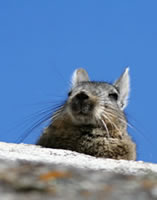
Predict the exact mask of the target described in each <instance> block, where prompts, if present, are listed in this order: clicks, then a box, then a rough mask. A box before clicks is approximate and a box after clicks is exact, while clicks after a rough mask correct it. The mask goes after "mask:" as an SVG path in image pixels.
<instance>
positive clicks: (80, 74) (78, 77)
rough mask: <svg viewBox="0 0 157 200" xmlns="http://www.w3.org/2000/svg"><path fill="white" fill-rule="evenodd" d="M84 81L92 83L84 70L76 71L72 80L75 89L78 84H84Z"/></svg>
mask: <svg viewBox="0 0 157 200" xmlns="http://www.w3.org/2000/svg"><path fill="white" fill-rule="evenodd" d="M84 81H90V80H89V77H88V73H87V72H86V70H85V69H83V68H80V69H76V70H75V71H74V72H73V75H72V79H71V82H72V87H75V86H76V85H77V84H78V83H80V82H84Z"/></svg>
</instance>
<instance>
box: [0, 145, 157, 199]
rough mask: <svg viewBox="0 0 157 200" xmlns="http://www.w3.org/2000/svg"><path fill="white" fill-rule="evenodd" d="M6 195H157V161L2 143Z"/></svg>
mask: <svg viewBox="0 0 157 200" xmlns="http://www.w3.org/2000/svg"><path fill="white" fill-rule="evenodd" d="M0 199H2V200H28V199H30V200H43V199H44V200H50V199H56V200H61V199H67V200H74V199H76V200H78V199H83V200H84V199H91V200H97V199H99V200H101V199H105V200H121V199H125V200H133V199H136V200H146V199H148V200H155V199H157V165H156V164H150V163H143V162H135V161H124V160H119V161H116V160H111V159H100V158H95V157H91V156H87V155H83V154H79V153H76V152H71V151H64V150H55V149H44V148H40V147H38V146H34V145H25V144H19V145H17V144H8V143H0Z"/></svg>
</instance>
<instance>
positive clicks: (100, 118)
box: [64, 68, 130, 127]
mask: <svg viewBox="0 0 157 200" xmlns="http://www.w3.org/2000/svg"><path fill="white" fill-rule="evenodd" d="M129 82H130V81H129V68H126V70H125V71H124V73H123V74H122V75H121V76H120V78H119V79H118V80H117V81H115V83H113V84H109V83H106V82H95V81H90V80H89V77H88V74H87V72H86V71H85V70H84V69H77V70H75V71H74V73H73V76H72V86H71V90H70V92H69V94H68V99H67V101H66V104H65V107H64V111H65V113H68V115H69V116H70V117H71V119H72V121H73V123H74V124H76V125H89V124H92V125H95V126H97V125H98V124H99V125H100V124H101V125H102V126H108V127H109V126H118V125H119V123H121V124H123V125H124V126H125V127H126V120H125V116H124V113H123V110H124V108H125V107H126V106H127V99H128V95H129V88H130V87H129ZM104 123H105V125H104ZM113 123H114V125H113Z"/></svg>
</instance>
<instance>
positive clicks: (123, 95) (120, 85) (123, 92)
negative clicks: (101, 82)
mask: <svg viewBox="0 0 157 200" xmlns="http://www.w3.org/2000/svg"><path fill="white" fill-rule="evenodd" d="M114 85H115V87H116V88H117V89H118V90H119V94H120V95H119V100H118V102H119V105H120V107H121V109H122V110H123V109H124V108H125V107H126V106H127V104H128V97H129V92H130V75H129V67H127V68H126V69H125V71H124V73H123V74H122V75H121V76H120V78H119V79H118V80H117V81H116V82H115V83H114Z"/></svg>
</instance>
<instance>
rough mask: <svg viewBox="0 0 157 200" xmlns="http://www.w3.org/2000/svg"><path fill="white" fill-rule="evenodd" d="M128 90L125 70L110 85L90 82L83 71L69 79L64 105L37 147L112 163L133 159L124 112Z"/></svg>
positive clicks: (127, 70)
mask: <svg viewBox="0 0 157 200" xmlns="http://www.w3.org/2000/svg"><path fill="white" fill-rule="evenodd" d="M129 90H130V77H129V68H126V69H125V71H124V73H123V74H122V75H121V76H120V78H119V79H118V80H117V81H115V82H114V83H113V84H109V83H106V82H95V81H90V80H89V77H88V73H87V72H86V71H85V70H84V69H77V70H75V71H74V73H73V75H72V86H71V90H70V91H69V94H68V98H67V100H66V102H65V104H64V105H62V106H60V107H59V108H58V110H56V111H55V112H54V113H53V116H52V121H51V123H50V125H49V126H48V127H47V128H46V129H45V130H44V132H43V134H42V135H41V137H40V138H39V140H38V142H37V144H38V145H41V146H42V147H49V148H57V149H67V150H72V151H77V152H80V153H84V154H88V155H92V156H96V157H103V158H113V159H126V160H135V159H136V145H135V143H134V142H133V141H132V140H131V138H130V136H129V135H128V132H127V120H126V117H125V114H124V112H123V111H124V108H125V107H126V106H127V102H128V95H129Z"/></svg>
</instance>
